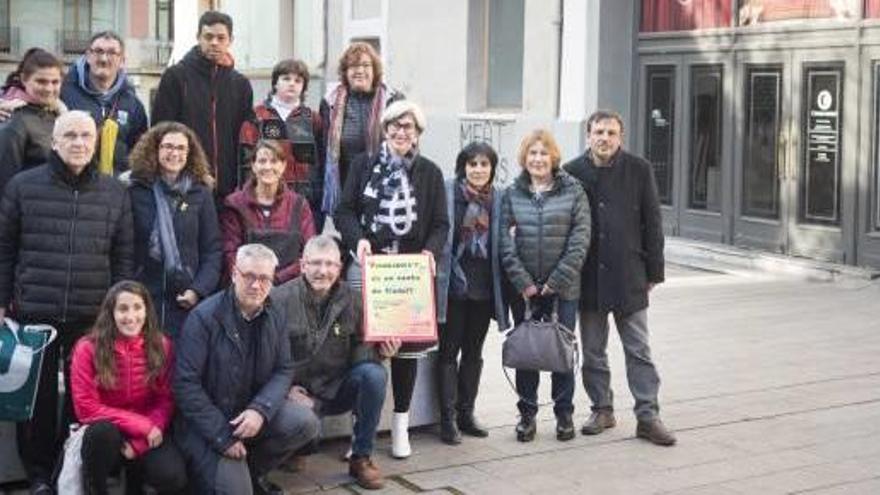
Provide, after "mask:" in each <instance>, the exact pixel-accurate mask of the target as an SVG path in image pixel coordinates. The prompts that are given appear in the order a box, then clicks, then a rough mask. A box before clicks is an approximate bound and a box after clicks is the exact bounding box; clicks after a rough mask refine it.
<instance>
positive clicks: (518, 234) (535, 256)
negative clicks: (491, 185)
mask: <svg viewBox="0 0 880 495" xmlns="http://www.w3.org/2000/svg"><path fill="white" fill-rule="evenodd" d="M530 183H531V181H530V178H529V176H528V174H527V173H526V172H523V173H522V174H521V175H520V176H519V177H517V179H516V180H515V181H514V183H513V184H512V185H511V186H510V187H508V188H507V190H506V191H505V192H504V199H503V200H502V203H501V230H502V236H501V263H502V264H503V265H504V270H505V271H506V272H507V276H508V278H509V279H510V282H511V283H512V284H513V287H514V289H516V292H517V293H522V292H523V291H524V290H525V289H526V288H527V287H529V286H531V285H536V286H541V285H547V286H548V287H550V288H551V289H552V290H553V291H554V292H555V293H556V294H558V295H559V297H560V299H562V300H564V301H573V300H577V299H578V298H579V296H580V289H581V279H580V277H581V266H582V265H583V264H584V258H586V256H587V249H588V247H589V245H590V205H589V202H588V201H587V195H586V194H584V190H583V189H582V188H581V186H580V184H579V183H578V182H577V180H575V179H574V178H572V177H571V176H569V175H568V174H567V173H565V172H562V171H557V172H556V176H555V178H554V179H553V186H552V187H551V189H550V190H548V191H546V192H544V193H543V194H541V195H540V196H538V195H535V194H534V193H532V192H531V191H530V190H529V185H530Z"/></svg>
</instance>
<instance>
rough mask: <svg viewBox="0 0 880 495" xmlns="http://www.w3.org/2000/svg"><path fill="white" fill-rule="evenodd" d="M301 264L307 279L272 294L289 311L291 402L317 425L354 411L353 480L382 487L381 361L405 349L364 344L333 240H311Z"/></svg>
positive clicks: (357, 299)
mask: <svg viewBox="0 0 880 495" xmlns="http://www.w3.org/2000/svg"><path fill="white" fill-rule="evenodd" d="M301 263H302V273H303V276H302V277H297V278H295V279H293V280H291V281H289V282H287V283H285V284H283V285H281V286H279V287H277V288H276V289H275V290H274V291H273V293H272V299H273V300H274V301H275V303H276V304H277V305H278V307H280V308H283V311H284V312H286V316H287V333H288V335H289V336H290V344H291V354H292V355H293V362H294V375H293V376H294V379H293V387H292V388H291V389H290V393H289V394H288V395H287V399H288V401H289V402H290V403H292V404H294V405H295V406H296V408H297V409H298V410H299V411H300V412H299V414H300V415H305V416H310V417H312V418H314V421H317V418H318V416H323V415H327V414H330V415H332V414H340V413H343V412H346V411H352V412H353V413H354V415H355V417H356V418H357V419H356V421H355V423H354V439H353V442H352V455H351V459H350V461H349V470H348V471H349V474H350V475H351V476H352V477H354V478H355V480H357V483H358V484H359V485H360V486H362V487H364V488H367V489H371V490H373V489H379V488H382V486H383V485H384V480H383V477H382V473H381V472H380V471H379V468H378V467H376V465H375V464H373V462H372V461H371V460H370V455H371V454H372V452H373V441H374V440H375V438H376V427H377V426H378V425H379V416H380V415H381V412H382V405H383V403H384V402H385V384H386V382H387V373H386V371H385V367H384V366H382V364H381V361H380V357H381V358H387V357H390V356H393V355H394V354H396V353H397V350H398V348H399V347H400V342H397V341H394V342H385V343H382V344H381V345H380V346H379V348H378V349H376V348H375V347H374V346H373V345H371V344H366V343H364V342H363V341H362V340H361V322H362V321H363V310H362V302H361V295H360V294H359V293H358V292H357V291H355V290H354V289H352V288H351V287H349V286H348V285H347V284H345V283H343V282H340V281H339V274H340V271H341V269H342V261H341V256H340V252H339V246H338V245H337V244H336V241H335V240H333V238H332V237H329V236H326V235H319V236H316V237H312V238H311V239H309V242H307V243H306V246H305V248H304V250H303V256H302V260H301Z"/></svg>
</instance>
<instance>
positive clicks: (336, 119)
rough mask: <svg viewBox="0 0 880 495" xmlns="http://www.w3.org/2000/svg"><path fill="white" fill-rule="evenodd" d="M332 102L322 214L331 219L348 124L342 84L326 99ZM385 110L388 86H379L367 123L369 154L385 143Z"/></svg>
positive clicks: (338, 192)
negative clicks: (342, 141) (383, 118)
mask: <svg viewBox="0 0 880 495" xmlns="http://www.w3.org/2000/svg"><path fill="white" fill-rule="evenodd" d="M325 98H326V99H327V101H328V102H330V103H332V107H331V108H330V124H329V126H328V129H329V130H328V136H327V152H326V157H325V159H324V197H323V198H322V200H321V211H323V212H324V213H326V214H327V215H328V216H330V215H333V213H334V212H335V211H336V206H337V205H339V198H340V196H342V184H341V183H340V182H341V179H340V172H339V157H340V155H341V149H340V142H341V138H342V123H343V121H345V104H346V102H347V100H348V87H347V86H345V85H344V84H340V85H338V86H336V87H335V88H333V89H332V90H330V92H329V93H328V94H327V96H326V97H325ZM384 110H385V86H384V85H382V84H380V85H379V87H378V88H377V89H376V91H375V92H373V102H372V104H371V108H370V117H369V119H370V121H369V122H368V124H367V129H368V135H367V154H368V155H373V154H375V153H376V151H377V150H378V149H379V143H380V142H381V140H382V123H381V118H382V112H383V111H384Z"/></svg>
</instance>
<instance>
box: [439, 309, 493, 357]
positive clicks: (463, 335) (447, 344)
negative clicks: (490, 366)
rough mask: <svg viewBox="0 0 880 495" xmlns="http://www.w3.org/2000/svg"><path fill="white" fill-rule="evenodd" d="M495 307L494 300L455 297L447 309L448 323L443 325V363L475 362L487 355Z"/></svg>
mask: <svg viewBox="0 0 880 495" xmlns="http://www.w3.org/2000/svg"><path fill="white" fill-rule="evenodd" d="M493 312H494V307H493V304H492V301H491V300H487V301H476V300H473V299H452V298H449V303H448V306H447V309H446V324H445V325H443V326H441V328H440V354H439V359H440V364H458V353H459V352H461V361H462V363H465V362H468V363H475V362H478V361H480V360H481V359H482V357H483V343H484V342H485V341H486V332H487V331H488V330H489V321H490V320H491V319H492V315H493Z"/></svg>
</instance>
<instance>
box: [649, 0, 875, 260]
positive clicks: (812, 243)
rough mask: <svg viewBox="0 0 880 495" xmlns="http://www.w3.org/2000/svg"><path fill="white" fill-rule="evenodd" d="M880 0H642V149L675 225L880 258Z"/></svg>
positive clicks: (773, 247) (729, 240) (822, 253)
mask: <svg viewBox="0 0 880 495" xmlns="http://www.w3.org/2000/svg"><path fill="white" fill-rule="evenodd" d="M878 17H880V2H878V1H876V0H686V1H685V0H641V1H640V19H639V21H640V23H639V34H638V41H637V51H636V55H635V56H636V58H637V77H636V78H635V79H634V86H635V88H636V91H635V98H634V100H633V101H634V105H633V106H634V108H635V111H634V115H635V119H634V120H635V125H634V128H633V130H632V132H633V134H634V136H633V138H634V139H633V144H634V147H635V149H636V150H637V151H638V152H640V153H642V154H643V155H645V156H646V157H648V158H649V160H650V161H651V162H652V163H653V165H654V170H655V174H656V178H657V182H658V185H659V188H660V196H661V200H662V202H663V208H664V220H665V224H666V229H667V231H668V232H669V233H672V234H675V235H680V236H683V237H688V238H695V239H703V240H708V241H713V242H719V243H726V244H733V245H737V246H743V247H748V248H757V249H761V250H767V251H772V252H777V253H783V254H787V255H791V256H803V257H808V258H814V259H820V260H830V261H835V262H840V263H846V264H854V265H860V266H866V267H874V268H877V267H880V192H878V191H880V173H878V162H880V160H878V151H880V150H878V144H880V126H878V117H880V113H878V112H880V106H878V105H880V23H878V21H877V19H878Z"/></svg>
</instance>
